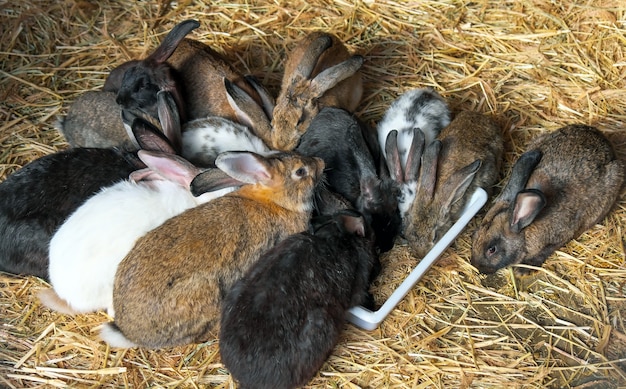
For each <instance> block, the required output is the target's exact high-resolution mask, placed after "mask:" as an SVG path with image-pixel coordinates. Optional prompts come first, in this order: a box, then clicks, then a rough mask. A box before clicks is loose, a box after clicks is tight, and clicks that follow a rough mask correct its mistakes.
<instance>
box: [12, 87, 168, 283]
mask: <svg viewBox="0 0 626 389" xmlns="http://www.w3.org/2000/svg"><path fill="white" fill-rule="evenodd" d="M158 100H159V108H158V111H159V112H160V116H161V119H162V120H163V124H162V127H163V128H165V129H166V131H167V132H168V133H173V132H175V131H177V130H178V131H180V124H179V122H178V116H177V111H176V109H175V107H173V99H172V97H171V95H170V94H169V93H167V92H161V93H160V94H159V96H158ZM172 110H173V111H172ZM126 116H129V117H130V116H132V115H131V114H127V115H126ZM133 139H134V141H135V142H138V144H139V145H140V146H141V147H142V148H144V149H147V150H154V151H164V152H168V153H174V152H175V150H174V149H173V146H172V144H171V142H170V141H169V140H168V139H167V138H166V137H165V135H163V134H161V133H160V132H156V131H150V134H149V135H148V136H146V135H144V131H142V129H140V130H139V131H137V133H136V137H135V135H133ZM145 167H146V166H145V164H144V163H143V162H142V161H141V160H140V159H139V158H138V157H137V152H136V151H129V150H122V149H119V148H82V147H78V148H71V149H68V150H65V151H60V152H57V153H55V154H50V155H47V156H44V157H41V158H39V159H37V160H35V161H33V162H31V163H29V164H28V165H25V166H24V167H22V168H21V169H20V170H18V171H17V172H15V173H13V174H12V175H10V176H9V177H7V179H6V180H5V181H4V182H2V183H0V199H1V201H0V233H1V234H2V235H0V271H5V272H8V273H13V274H24V275H35V276H37V277H40V278H42V279H44V280H46V281H49V277H48V264H49V245H50V240H51V238H52V236H53V234H54V233H55V232H56V230H57V228H59V227H60V225H61V224H62V223H63V222H64V221H65V220H66V219H67V217H69V216H70V215H71V214H72V213H73V212H74V211H75V210H76V209H78V207H79V206H80V205H81V204H83V203H84V202H85V201H86V200H87V199H89V198H90V197H91V196H93V195H95V194H96V193H97V192H99V191H100V190H101V188H104V187H108V186H111V185H114V184H115V183H117V182H119V181H122V180H125V179H127V178H128V176H129V174H130V173H131V172H133V171H135V170H138V169H144V168H145Z"/></svg>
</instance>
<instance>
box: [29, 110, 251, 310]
mask: <svg viewBox="0 0 626 389" xmlns="http://www.w3.org/2000/svg"><path fill="white" fill-rule="evenodd" d="M133 131H134V132H135V133H138V132H145V133H146V135H144V136H150V133H152V134H153V137H154V141H155V142H161V141H162V139H161V138H160V137H159V136H157V135H156V131H158V130H156V129H154V128H151V127H150V126H149V124H148V123H146V122H143V121H142V120H135V121H134V123H133ZM166 148H167V145H164V146H163V149H166ZM169 151H170V153H169V154H168V153H164V152H154V151H152V152H151V151H146V150H139V152H138V155H139V158H140V159H141V160H142V161H143V162H144V163H145V164H146V166H147V169H143V170H139V171H135V172H133V173H131V175H130V180H123V181H120V182H118V183H116V184H115V185H113V186H110V187H107V188H104V189H102V190H101V191H100V192H99V193H97V194H96V195H94V196H93V197H91V198H90V199H88V200H87V201H86V202H85V203H84V204H83V205H81V206H80V207H79V208H78V209H77V210H76V211H75V212H74V213H72V215H70V217H69V218H68V219H67V220H66V221H65V222H64V223H63V224H62V225H61V227H60V228H59V229H58V230H57V231H56V233H55V234H54V236H53V237H52V239H51V241H50V266H49V275H50V284H51V285H52V287H53V288H54V289H45V290H42V291H41V292H40V293H39V298H40V299H41V300H42V302H43V303H44V305H46V306H48V307H49V308H53V309H55V310H57V311H60V312H62V313H66V314H76V313H87V312H92V311H96V310H98V309H107V310H108V313H109V315H110V316H113V315H114V314H113V280H114V278H115V270H116V269H117V266H118V264H119V263H120V261H121V260H122V259H123V258H124V257H125V256H126V254H127V253H128V252H129V251H130V250H131V249H132V247H133V245H134V244H135V242H136V240H137V239H139V238H140V237H141V236H143V235H145V234H146V233H147V232H148V231H150V230H152V229H153V228H155V227H157V226H158V225H160V224H162V223H163V222H164V221H165V220H167V219H169V218H170V217H172V216H175V215H177V214H180V213H182V212H183V211H184V210H186V209H189V208H191V207H194V206H196V205H199V204H202V203H204V202H207V201H210V200H212V199H214V198H217V197H219V196H221V195H223V194H225V193H227V192H229V191H232V190H234V189H235V187H236V186H237V185H240V184H241V183H239V182H237V181H236V180H234V179H230V184H232V185H234V186H230V187H228V186H227V187H226V188H225V189H224V186H225V185H228V183H227V181H228V180H226V177H225V178H224V179H223V180H216V182H215V184H217V185H215V186H214V187H213V189H214V191H211V192H208V193H204V194H202V195H200V196H194V195H192V194H191V192H190V185H191V183H192V181H193V180H194V179H195V178H196V177H198V178H199V179H200V177H199V175H200V174H201V171H200V169H198V168H197V167H195V166H194V165H192V164H190V163H189V162H187V161H186V160H184V159H183V158H181V157H178V156H176V155H174V154H173V153H174V150H173V149H171V150H169ZM214 170H218V169H214ZM218 171H219V170H218ZM208 174H211V175H214V176H215V174H214V173H213V172H207V174H205V175H204V176H205V177H204V178H206V176H207V175H208ZM222 175H223V176H225V174H222ZM206 184H207V183H206V182H205V185H206ZM112 242H114V244H112Z"/></svg>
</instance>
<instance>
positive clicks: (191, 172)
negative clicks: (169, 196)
mask: <svg viewBox="0 0 626 389" xmlns="http://www.w3.org/2000/svg"><path fill="white" fill-rule="evenodd" d="M137 155H138V156H139V159H141V161H142V162H143V163H145V164H146V166H148V168H149V169H150V170H152V171H153V172H156V173H157V174H159V175H160V176H162V177H163V178H165V179H167V180H169V181H172V182H176V183H178V184H179V185H180V186H182V187H185V188H188V187H189V185H190V184H191V181H193V179H194V178H195V177H196V176H197V175H198V174H200V169H198V168H197V167H195V166H194V165H192V164H191V163H190V162H188V161H187V160H185V159H184V158H181V157H179V156H177V155H173V154H167V153H159V152H153V151H147V150H139V151H138V152H137Z"/></svg>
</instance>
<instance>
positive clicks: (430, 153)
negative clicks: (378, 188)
mask: <svg viewBox="0 0 626 389" xmlns="http://www.w3.org/2000/svg"><path fill="white" fill-rule="evenodd" d="M503 149H504V146H503V141H502V134H501V133H500V128H499V127H498V126H497V125H496V124H495V123H494V121H493V120H492V119H491V118H490V117H488V116H486V115H483V114H481V113H478V112H469V111H463V112H460V113H459V114H457V115H456V117H455V118H454V120H452V122H451V123H450V125H448V126H447V127H446V128H444V129H443V130H442V131H441V133H440V134H439V136H438V138H437V139H436V140H435V141H433V142H432V143H431V144H430V145H429V146H428V147H426V148H425V150H424V155H423V157H422V165H421V169H420V176H419V183H418V188H417V195H416V200H415V201H414V202H413V204H412V205H411V207H410V209H409V212H408V213H407V219H406V223H405V225H404V226H403V235H404V236H405V238H406V239H407V241H408V243H409V246H410V247H411V249H412V250H413V251H414V252H415V254H416V255H417V256H419V257H423V256H424V255H426V253H427V252H428V251H429V250H430V249H431V248H432V246H433V245H434V244H435V243H436V242H437V241H438V240H439V238H440V237H441V236H442V235H443V234H444V233H445V232H446V231H447V230H449V229H450V227H451V226H452V224H454V222H455V221H456V220H457V219H458V218H459V216H460V214H461V212H462V210H463V207H464V206H465V204H466V202H467V200H468V199H469V198H470V197H471V195H472V194H473V192H474V191H475V190H476V188H478V187H481V188H483V189H485V190H486V191H487V192H488V193H489V192H491V190H492V187H493V186H494V185H495V184H497V183H498V180H499V172H500V166H501V163H502V155H503Z"/></svg>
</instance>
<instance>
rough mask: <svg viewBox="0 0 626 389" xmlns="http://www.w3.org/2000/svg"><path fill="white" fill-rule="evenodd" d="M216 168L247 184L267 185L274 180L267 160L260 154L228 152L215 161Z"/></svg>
mask: <svg viewBox="0 0 626 389" xmlns="http://www.w3.org/2000/svg"><path fill="white" fill-rule="evenodd" d="M215 166H217V167H218V168H220V169H222V170H223V171H224V172H226V174H228V175H229V176H231V177H233V178H235V179H237V180H239V181H241V182H244V183H246V184H257V183H266V182H268V181H270V180H271V179H272V173H271V171H270V167H269V164H268V162H267V160H266V159H265V158H263V157H261V156H260V155H258V154H255V153H251V152H244V151H228V152H225V153H221V154H220V155H218V156H217V158H216V159H215Z"/></svg>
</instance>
